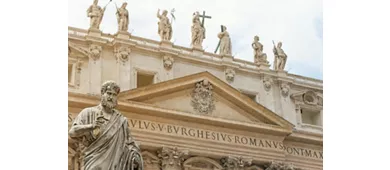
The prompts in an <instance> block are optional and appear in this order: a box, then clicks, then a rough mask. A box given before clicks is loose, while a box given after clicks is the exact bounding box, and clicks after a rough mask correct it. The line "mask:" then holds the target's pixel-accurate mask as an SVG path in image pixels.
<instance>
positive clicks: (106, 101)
mask: <svg viewBox="0 0 390 170" xmlns="http://www.w3.org/2000/svg"><path fill="white" fill-rule="evenodd" d="M119 92H120V87H119V86H118V84H116V83H115V82H114V81H107V82H105V83H103V85H102V88H101V95H102V98H101V105H102V106H103V107H107V108H109V109H114V108H115V107H116V105H117V104H118V94H119Z"/></svg>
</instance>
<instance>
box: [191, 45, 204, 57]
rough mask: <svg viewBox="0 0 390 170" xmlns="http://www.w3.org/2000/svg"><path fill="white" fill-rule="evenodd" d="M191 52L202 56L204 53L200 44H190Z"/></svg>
mask: <svg viewBox="0 0 390 170" xmlns="http://www.w3.org/2000/svg"><path fill="white" fill-rule="evenodd" d="M192 53H193V54H194V55H195V56H202V55H203V53H204V50H203V48H202V46H192Z"/></svg>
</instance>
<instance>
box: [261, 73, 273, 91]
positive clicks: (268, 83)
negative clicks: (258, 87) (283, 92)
mask: <svg viewBox="0 0 390 170" xmlns="http://www.w3.org/2000/svg"><path fill="white" fill-rule="evenodd" d="M272 84H273V80H272V78H271V77H269V76H265V77H264V78H263V85H264V90H265V91H267V92H269V91H270V90H271V88H272Z"/></svg>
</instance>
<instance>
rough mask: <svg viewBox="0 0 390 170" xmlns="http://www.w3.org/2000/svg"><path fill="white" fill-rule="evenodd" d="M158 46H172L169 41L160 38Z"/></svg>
mask: <svg viewBox="0 0 390 170" xmlns="http://www.w3.org/2000/svg"><path fill="white" fill-rule="evenodd" d="M160 47H165V48H172V47H173V43H172V42H170V41H166V40H162V41H161V42H160Z"/></svg>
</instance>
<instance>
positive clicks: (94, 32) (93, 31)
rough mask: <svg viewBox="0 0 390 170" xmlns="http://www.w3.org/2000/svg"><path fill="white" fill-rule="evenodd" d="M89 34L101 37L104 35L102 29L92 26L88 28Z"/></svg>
mask: <svg viewBox="0 0 390 170" xmlns="http://www.w3.org/2000/svg"><path fill="white" fill-rule="evenodd" d="M88 36H90V37H101V36H102V31H100V30H99V29H96V28H90V29H88Z"/></svg>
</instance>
